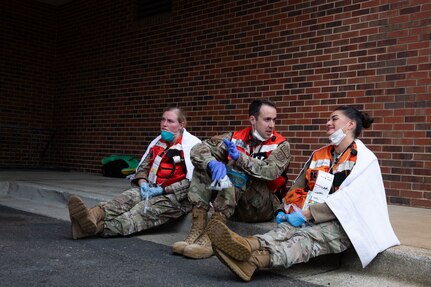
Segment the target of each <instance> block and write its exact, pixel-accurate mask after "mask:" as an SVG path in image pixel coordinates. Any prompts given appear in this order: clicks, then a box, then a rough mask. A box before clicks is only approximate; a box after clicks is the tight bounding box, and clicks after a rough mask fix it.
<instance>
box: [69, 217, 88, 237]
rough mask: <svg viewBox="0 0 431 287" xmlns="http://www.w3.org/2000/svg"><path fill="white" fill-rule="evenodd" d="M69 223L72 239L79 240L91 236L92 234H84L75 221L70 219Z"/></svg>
mask: <svg viewBox="0 0 431 287" xmlns="http://www.w3.org/2000/svg"><path fill="white" fill-rule="evenodd" d="M70 222H71V230H72V238H73V239H75V240H76V239H81V238H85V237H89V236H92V234H90V233H86V232H84V231H83V230H82V229H81V226H79V223H78V221H76V220H75V219H73V218H70Z"/></svg>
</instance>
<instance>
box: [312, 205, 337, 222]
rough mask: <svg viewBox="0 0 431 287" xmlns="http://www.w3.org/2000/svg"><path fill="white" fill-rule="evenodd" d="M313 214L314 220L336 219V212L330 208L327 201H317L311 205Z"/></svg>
mask: <svg viewBox="0 0 431 287" xmlns="http://www.w3.org/2000/svg"><path fill="white" fill-rule="evenodd" d="M310 212H311V216H313V219H314V222H316V223H322V222H326V221H331V220H334V219H336V217H335V214H334V213H333V212H332V210H331V209H330V208H329V206H328V205H327V204H326V203H316V204H313V205H310Z"/></svg>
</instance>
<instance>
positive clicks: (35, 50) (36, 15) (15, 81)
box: [0, 1, 57, 167]
mask: <svg viewBox="0 0 431 287" xmlns="http://www.w3.org/2000/svg"><path fill="white" fill-rule="evenodd" d="M56 17H57V16H56V13H55V8H54V7H53V6H50V5H40V3H38V2H34V1H2V2H1V4H0V166H6V167H10V166H36V165H41V164H45V163H46V161H47V159H48V158H49V145H48V142H49V140H50V139H51V137H52V134H53V130H52V119H53V110H52V107H53V101H52V100H53V95H54V93H53V92H54V76H55V73H54V68H55V66H54V65H55V60H56V57H55V54H56V45H55V44H56V29H55V25H54V24H55V22H56Z"/></svg>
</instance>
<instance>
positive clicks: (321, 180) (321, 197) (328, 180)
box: [311, 170, 334, 203]
mask: <svg viewBox="0 0 431 287" xmlns="http://www.w3.org/2000/svg"><path fill="white" fill-rule="evenodd" d="M333 181H334V175H333V174H330V173H329V172H324V171H321V170H320V171H319V175H318V176H317V180H316V183H315V185H314V188H313V192H312V196H311V201H312V202H314V203H322V202H324V201H325V199H326V198H327V197H328V195H329V192H330V191H331V188H332V182H333Z"/></svg>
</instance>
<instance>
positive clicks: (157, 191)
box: [148, 185, 163, 198]
mask: <svg viewBox="0 0 431 287" xmlns="http://www.w3.org/2000/svg"><path fill="white" fill-rule="evenodd" d="M148 192H149V193H150V194H149V197H150V198H152V197H155V196H158V195H161V194H163V187H161V186H160V185H157V186H154V187H150V188H149V189H148Z"/></svg>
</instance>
